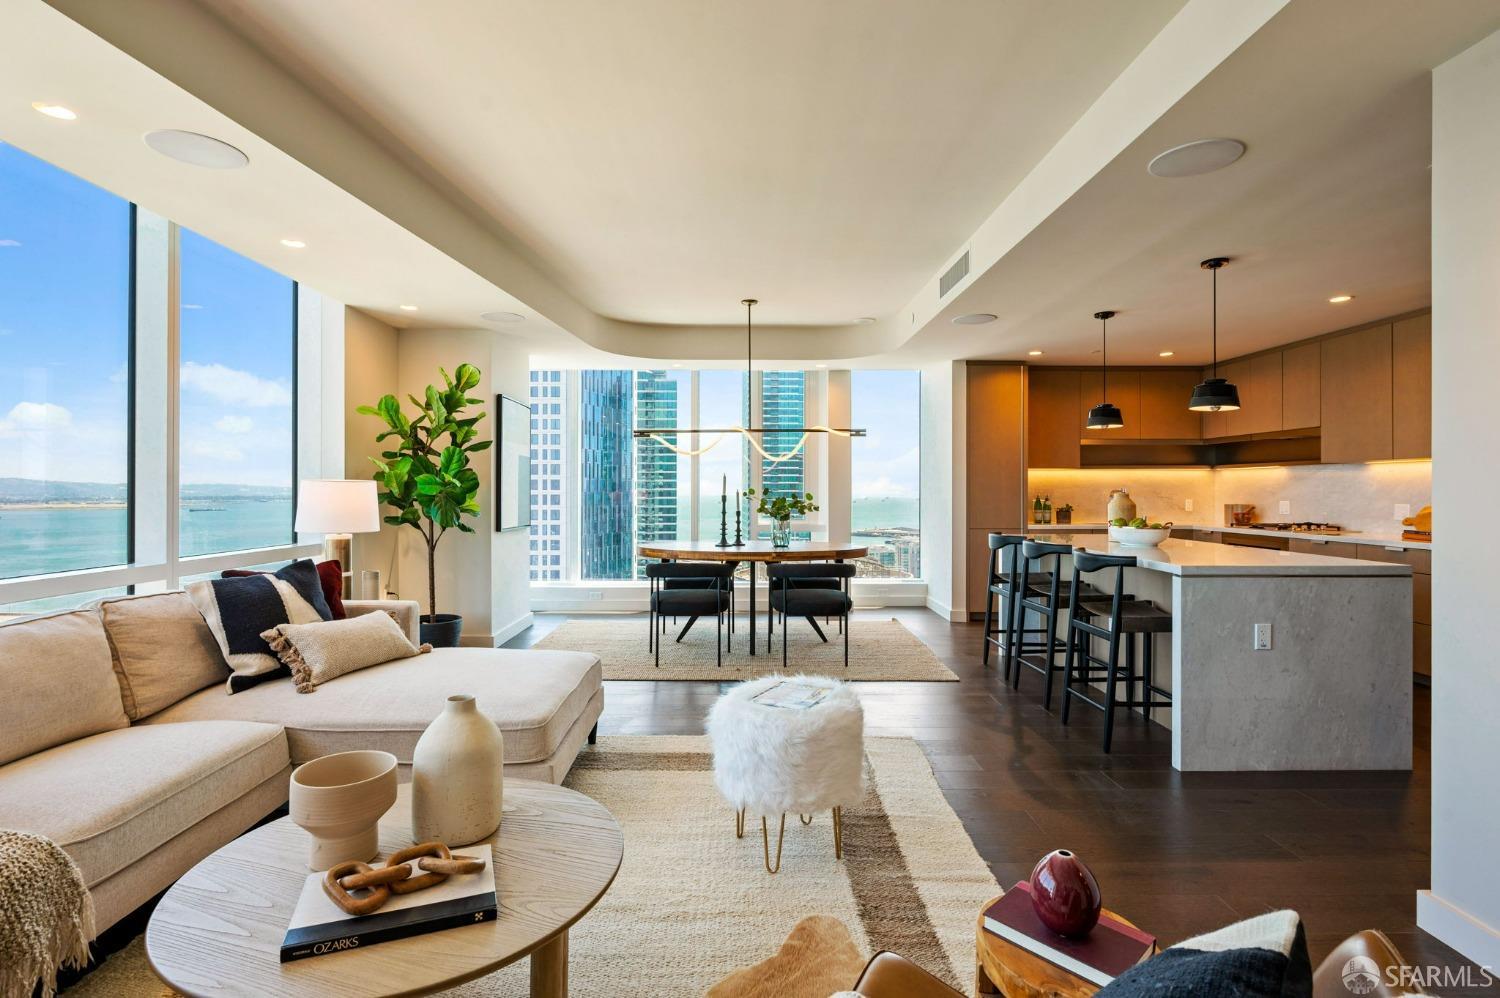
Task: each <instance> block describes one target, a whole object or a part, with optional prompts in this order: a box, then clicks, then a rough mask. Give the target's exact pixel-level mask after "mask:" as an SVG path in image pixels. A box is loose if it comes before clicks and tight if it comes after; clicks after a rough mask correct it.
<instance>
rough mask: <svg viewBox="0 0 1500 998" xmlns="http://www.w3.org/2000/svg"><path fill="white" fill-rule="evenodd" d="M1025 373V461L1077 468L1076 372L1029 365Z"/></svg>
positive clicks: (1033, 463)
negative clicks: (1026, 380) (1026, 381)
mask: <svg viewBox="0 0 1500 998" xmlns="http://www.w3.org/2000/svg"><path fill="white" fill-rule="evenodd" d="M1026 374H1027V379H1028V384H1027V397H1026V446H1027V464H1029V465H1030V466H1031V467H1033V468H1076V467H1078V436H1079V434H1078V371H1077V370H1075V369H1072V368H1066V367H1032V368H1028V369H1027V372H1026Z"/></svg>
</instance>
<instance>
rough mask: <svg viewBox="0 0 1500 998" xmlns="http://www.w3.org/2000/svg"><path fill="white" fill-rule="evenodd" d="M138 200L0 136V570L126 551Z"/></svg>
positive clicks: (94, 559)
mask: <svg viewBox="0 0 1500 998" xmlns="http://www.w3.org/2000/svg"><path fill="white" fill-rule="evenodd" d="M131 238H132V224H131V209H130V203H129V202H128V201H125V200H123V199H121V198H118V197H115V196H114V195H113V194H110V193H108V192H107V191H104V190H101V189H100V188H98V187H95V186H94V185H93V184H90V183H88V182H86V181H83V180H80V179H79V178H77V177H75V176H73V175H72V174H70V173H66V172H64V171H62V170H59V169H57V168H56V167H54V166H51V165H50V164H48V163H45V162H43V161H41V160H39V159H37V158H35V157H33V156H30V155H28V154H26V153H24V152H22V151H21V150H19V149H17V148H15V147H14V146H10V145H6V144H4V143H0V578H14V577H17V576H26V575H43V574H47V573H52V572H70V571H76V570H78V569H88V568H102V567H105V566H109V565H122V564H124V563H125V562H127V561H128V560H129V558H130V523H129V518H130V511H129V509H128V502H129V497H130V486H129V476H130V460H129V455H130V432H129V427H130V418H129V417H130V369H129V362H130V333H131V325H130V246H131Z"/></svg>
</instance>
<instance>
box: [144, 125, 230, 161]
mask: <svg viewBox="0 0 1500 998" xmlns="http://www.w3.org/2000/svg"><path fill="white" fill-rule="evenodd" d="M144 138H145V140H146V145H148V146H150V147H151V148H152V149H155V150H156V151H157V152H159V153H161V154H162V155H163V156H167V157H169V158H171V159H175V160H177V161H178V162H180V163H187V164H189V165H191V166H201V167H205V168H207V169H209V170H237V169H239V168H240V167H242V166H245V165H246V164H248V163H249V162H250V157H249V156H246V155H245V154H244V153H242V152H240V151H239V150H238V149H236V148H235V147H234V146H232V145H230V144H229V143H228V142H220V141H219V140H218V139H216V138H212V137H210V136H208V135H199V134H198V133H197V132H184V131H181V130H180V129H176V128H163V129H160V130H159V131H155V132H147V133H146V134H145V136H144Z"/></svg>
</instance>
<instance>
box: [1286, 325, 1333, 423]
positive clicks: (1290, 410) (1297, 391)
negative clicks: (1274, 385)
mask: <svg viewBox="0 0 1500 998" xmlns="http://www.w3.org/2000/svg"><path fill="white" fill-rule="evenodd" d="M1322 398H1323V346H1322V344H1320V343H1304V344H1302V345H1301V346H1296V347H1290V348H1288V349H1286V350H1283V351H1281V428H1282V429H1283V430H1301V429H1307V428H1309V427H1313V426H1320V425H1322V422H1323V413H1322Z"/></svg>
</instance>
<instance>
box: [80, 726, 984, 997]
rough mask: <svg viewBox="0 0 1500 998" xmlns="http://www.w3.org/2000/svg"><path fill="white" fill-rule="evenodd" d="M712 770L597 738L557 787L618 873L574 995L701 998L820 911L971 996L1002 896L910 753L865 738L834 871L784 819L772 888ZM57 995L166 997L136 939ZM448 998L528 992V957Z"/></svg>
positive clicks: (828, 843)
mask: <svg viewBox="0 0 1500 998" xmlns="http://www.w3.org/2000/svg"><path fill="white" fill-rule="evenodd" d="M712 764H713V763H712V755H711V753H710V749H709V744H708V739H707V738H705V737H702V736H681V737H678V736H638V737H624V736H617V737H608V736H606V737H603V738H601V739H599V744H598V745H597V746H595V747H593V748H590V749H586V750H585V751H584V753H583V754H582V755H580V756H579V757H578V762H577V764H576V765H575V766H574V768H573V771H572V773H571V774H570V775H569V776H568V779H567V784H568V786H570V787H573V788H574V789H576V790H578V791H580V792H582V793H585V794H588V795H589V796H591V797H593V798H595V799H596V800H598V801H600V802H601V803H603V804H604V805H605V806H607V807H608V808H609V809H610V811H612V812H613V813H614V815H615V817H616V818H617V819H618V820H619V822H620V825H621V827H622V828H623V829H624V832H625V861H624V864H623V865H622V866H621V868H620V874H619V876H618V877H617V878H616V880H615V883H614V886H613V887H611V888H610V891H609V893H607V894H605V896H604V897H603V899H602V900H600V902H599V904H598V905H597V906H596V907H595V908H594V910H593V911H591V912H590V913H589V914H588V915H586V916H584V918H583V919H582V920H581V921H580V922H578V924H577V925H575V926H574V927H573V929H572V932H571V934H570V940H569V949H570V960H569V965H570V991H569V993H570V994H571V995H574V996H577V998H664V996H678V995H681V996H700V995H702V994H703V993H704V992H705V991H707V990H708V989H709V988H710V987H712V986H713V985H714V984H716V983H717V982H719V981H720V980H722V979H723V978H725V977H727V976H728V975H729V974H730V973H732V972H733V971H735V970H737V969H739V968H741V967H745V966H748V965H751V964H754V963H757V962H759V961H760V960H762V959H764V958H766V957H768V956H771V955H772V954H774V953H775V952H776V950H777V948H778V947H779V946H780V945H781V943H782V940H783V939H785V938H786V935H787V933H789V932H790V931H791V929H792V927H793V926H794V925H796V923H797V922H798V921H800V920H801V919H802V918H804V917H806V916H808V915H817V914H821V915H831V916H833V917H835V918H837V919H839V920H840V921H842V922H843V923H844V924H845V925H846V926H848V928H849V930H850V933H851V934H852V936H853V938H854V941H855V944H856V945H857V946H858V947H859V949H860V950H861V951H862V952H863V953H864V954H866V955H868V954H870V953H873V952H875V951H877V950H881V949H891V950H896V951H898V952H900V953H903V954H905V955H906V956H908V957H910V958H911V959H913V960H916V961H917V962H918V963H920V964H921V965H923V966H924V967H926V968H927V969H928V970H930V971H932V972H933V973H935V974H937V975H938V976H940V977H942V978H944V979H945V980H947V981H948V982H949V983H950V984H952V985H954V986H955V987H957V988H959V989H960V990H961V991H964V992H966V993H967V991H968V989H969V987H970V985H971V983H972V981H973V977H974V923H975V919H976V917H977V915H978V913H979V909H980V907H981V906H982V905H983V904H984V903H985V901H987V900H989V899H990V898H992V897H994V896H995V895H996V894H998V893H999V888H998V887H997V885H996V883H995V880H994V878H993V877H992V876H991V874H990V872H989V869H988V867H986V866H985V864H984V861H983V860H982V859H980V857H979V854H978V853H977V852H976V851H975V849H974V846H973V844H972V843H971V842H970V841H969V837H968V835H967V834H966V833H965V832H964V829H963V826H962V824H961V823H960V822H959V820H958V818H957V816H956V815H955V814H954V813H953V811H952V809H951V808H949V806H948V803H947V801H946V800H944V798H943V794H942V791H941V790H940V789H939V787H938V785H937V782H936V780H934V779H933V776H932V771H931V768H930V767H929V766H928V764H927V760H926V758H925V757H924V756H923V754H922V751H921V749H920V748H918V746H917V744H916V743H915V742H913V741H911V740H909V739H904V738H871V739H867V740H866V743H865V764H866V777H867V780H866V793H865V797H864V800H863V801H861V802H860V804H859V805H858V806H854V807H850V808H847V809H845V812H844V859H843V860H842V861H837V860H835V859H834V858H833V826H832V823H831V818H830V816H829V815H828V814H819V815H817V816H815V817H814V819H813V822H812V824H811V825H807V826H804V825H802V823H801V822H800V821H798V820H797V818H796V816H788V820H787V827H786V841H785V846H784V849H783V853H782V867H781V872H780V873H778V874H776V875H775V876H771V875H769V874H767V873H766V871H765V868H764V866H763V860H762V855H761V849H762V846H761V834H760V821H759V819H758V818H757V817H754V816H752V817H751V818H749V819H748V820H747V822H746V834H745V837H744V838H743V839H737V838H735V834H734V812H733V811H732V810H731V809H730V807H729V805H728V804H726V803H725V802H724V801H723V799H722V798H720V797H719V795H718V792H717V791H716V790H715V789H714V784H713V773H712ZM776 817H777V816H772V820H771V822H770V823H769V824H770V830H771V835H772V843H771V848H772V850H773V852H774V849H775V835H776V820H775V818H776ZM853 983H854V982H853V981H852V980H851V981H850V982H849V984H848V985H846V986H852V985H853ZM69 993H70V994H79V995H87V996H104V995H109V996H117V995H119V996H136V995H140V996H147V995H149V996H151V998H155V996H157V995H160V994H162V989H161V985H160V984H159V983H158V982H157V981H156V980H155V978H154V977H153V976H152V974H151V971H150V969H149V967H148V966H147V964H146V960H145V954H144V950H143V947H142V946H141V941H140V940H137V941H136V942H134V943H133V944H132V945H131V946H130V947H129V948H127V949H126V950H124V951H122V952H120V953H118V954H116V955H115V956H114V957H112V958H110V960H109V961H108V963H106V964H105V965H104V966H103V967H101V968H100V969H99V970H97V971H95V972H94V973H93V974H90V975H89V976H88V977H87V978H85V979H84V980H83V981H82V982H80V984H79V986H78V987H77V988H75V989H73V990H72V991H70V992H69ZM450 993H451V994H455V995H462V996H466V998H500V996H512V995H524V994H526V993H527V965H526V961H524V960H523V961H520V962H519V963H518V964H515V965H512V966H511V967H507V968H506V969H504V970H502V971H500V972H499V973H496V974H493V975H491V976H489V977H486V978H481V979H480V980H477V981H472V982H470V983H468V984H465V985H463V986H462V987H459V988H457V989H455V990H454V991H452V992H450Z"/></svg>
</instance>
